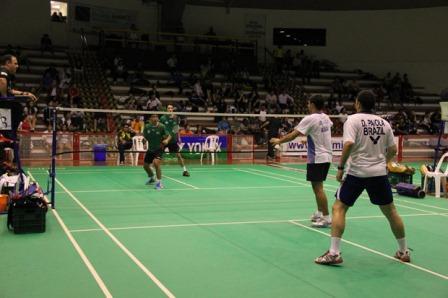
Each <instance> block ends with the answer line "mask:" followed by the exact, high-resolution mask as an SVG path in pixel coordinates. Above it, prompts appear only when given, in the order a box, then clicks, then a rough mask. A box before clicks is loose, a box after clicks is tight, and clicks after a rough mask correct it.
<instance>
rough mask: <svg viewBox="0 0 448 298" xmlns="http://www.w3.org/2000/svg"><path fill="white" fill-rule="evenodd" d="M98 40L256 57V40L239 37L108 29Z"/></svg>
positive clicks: (128, 44)
mask: <svg viewBox="0 0 448 298" xmlns="http://www.w3.org/2000/svg"><path fill="white" fill-rule="evenodd" d="M98 34H99V35H100V40H101V42H103V43H104V44H108V42H116V43H117V45H120V46H121V47H129V46H132V45H142V46H147V47H149V46H173V47H193V48H194V47H202V46H203V47H208V48H211V49H230V50H233V51H240V50H244V51H248V52H251V53H252V54H253V55H254V56H256V55H257V47H258V45H257V40H256V39H251V38H247V37H241V36H223V35H220V36H214V35H197V34H180V33H168V32H157V33H156V34H150V33H147V32H142V31H133V30H121V29H114V30H112V29H108V30H103V31H99V32H98Z"/></svg>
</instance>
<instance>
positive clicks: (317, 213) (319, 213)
mask: <svg viewBox="0 0 448 298" xmlns="http://www.w3.org/2000/svg"><path fill="white" fill-rule="evenodd" d="M314 214H316V216H319V217H322V212H320V211H319V210H317V211H316V212H314Z"/></svg>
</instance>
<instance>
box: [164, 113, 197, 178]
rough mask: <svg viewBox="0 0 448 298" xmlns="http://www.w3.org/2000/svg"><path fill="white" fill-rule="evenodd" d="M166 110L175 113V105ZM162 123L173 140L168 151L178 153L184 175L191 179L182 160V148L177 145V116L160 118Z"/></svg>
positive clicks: (168, 146)
mask: <svg viewBox="0 0 448 298" xmlns="http://www.w3.org/2000/svg"><path fill="white" fill-rule="evenodd" d="M166 110H167V112H170V113H172V112H174V107H173V105H168V106H167V107H166ZM160 122H162V123H163V125H165V128H166V130H167V131H168V132H169V133H170V136H171V140H170V142H169V143H168V145H167V146H166V147H167V148H168V151H169V152H170V153H176V156H177V162H178V163H179V165H180V166H181V167H182V169H183V173H182V175H183V176H185V177H189V176H190V173H188V171H187V168H186V167H185V162H184V159H183V158H182V155H181V154H180V148H179V146H178V145H177V141H178V132H179V122H178V119H177V116H176V115H174V114H171V115H162V117H160Z"/></svg>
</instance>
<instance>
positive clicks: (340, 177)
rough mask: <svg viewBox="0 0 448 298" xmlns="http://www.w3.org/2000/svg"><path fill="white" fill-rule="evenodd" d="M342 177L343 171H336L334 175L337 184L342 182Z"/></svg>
mask: <svg viewBox="0 0 448 298" xmlns="http://www.w3.org/2000/svg"><path fill="white" fill-rule="evenodd" d="M343 176H344V170H338V173H337V174H336V180H338V181H339V182H341V183H342V182H344V180H343V179H342V178H343Z"/></svg>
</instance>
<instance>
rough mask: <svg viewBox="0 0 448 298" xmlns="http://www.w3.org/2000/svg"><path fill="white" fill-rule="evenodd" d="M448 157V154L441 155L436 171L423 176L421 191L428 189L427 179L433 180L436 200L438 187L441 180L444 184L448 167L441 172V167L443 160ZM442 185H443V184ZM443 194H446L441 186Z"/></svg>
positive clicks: (444, 186) (438, 196) (444, 187)
mask: <svg viewBox="0 0 448 298" xmlns="http://www.w3.org/2000/svg"><path fill="white" fill-rule="evenodd" d="M446 157H448V152H447V153H445V154H443V155H442V157H441V158H440V159H439V163H438V164H437V167H436V169H435V170H434V172H427V173H426V175H425V181H424V183H423V190H424V191H427V190H428V189H427V188H428V178H434V184H435V192H436V198H440V186H441V182H442V178H444V179H443V180H444V181H445V183H446V177H448V166H447V167H446V168H445V170H444V171H443V172H442V165H443V161H444V160H445V158H446ZM445 183H444V184H445ZM442 187H443V192H444V193H445V194H446V185H442Z"/></svg>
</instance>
